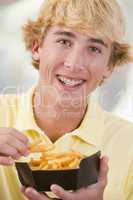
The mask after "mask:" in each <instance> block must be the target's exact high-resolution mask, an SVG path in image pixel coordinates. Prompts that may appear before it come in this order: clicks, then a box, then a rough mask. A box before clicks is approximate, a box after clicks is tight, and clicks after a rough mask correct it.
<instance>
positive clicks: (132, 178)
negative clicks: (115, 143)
mask: <svg viewBox="0 0 133 200" xmlns="http://www.w3.org/2000/svg"><path fill="white" fill-rule="evenodd" d="M125 194H126V200H133V159H132V162H131V165H130V167H129V173H128V176H127V181H126V185H125Z"/></svg>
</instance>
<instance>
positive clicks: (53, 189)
mask: <svg viewBox="0 0 133 200" xmlns="http://www.w3.org/2000/svg"><path fill="white" fill-rule="evenodd" d="M50 189H51V190H52V192H54V193H55V194H56V193H57V186H56V185H51V187H50Z"/></svg>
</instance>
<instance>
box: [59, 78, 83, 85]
mask: <svg viewBox="0 0 133 200" xmlns="http://www.w3.org/2000/svg"><path fill="white" fill-rule="evenodd" d="M58 79H59V80H60V81H61V82H63V83H64V84H65V85H69V86H77V85H80V84H82V83H83V82H84V80H74V79H69V78H66V77H64V76H60V75H59V76H58Z"/></svg>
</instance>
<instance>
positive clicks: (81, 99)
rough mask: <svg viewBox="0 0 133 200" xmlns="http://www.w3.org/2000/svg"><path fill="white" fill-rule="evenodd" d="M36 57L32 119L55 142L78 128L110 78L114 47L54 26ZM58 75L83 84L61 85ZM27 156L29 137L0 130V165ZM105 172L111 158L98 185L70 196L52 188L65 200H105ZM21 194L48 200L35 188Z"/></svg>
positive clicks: (104, 160) (103, 163) (35, 50)
mask: <svg viewBox="0 0 133 200" xmlns="http://www.w3.org/2000/svg"><path fill="white" fill-rule="evenodd" d="M32 53H33V58H34V59H36V60H39V63H40V64H39V81H38V85H37V89H36V91H35V95H34V99H33V104H34V116H35V118H36V122H37V124H38V126H39V127H40V128H41V129H42V130H43V131H44V132H45V133H46V134H47V135H48V137H49V138H50V139H51V140H52V141H53V142H54V141H55V140H57V139H58V138H59V137H61V136H62V135H63V134H64V133H65V132H69V131H72V130H74V129H75V128H77V127H78V126H79V124H80V122H81V121H82V119H83V116H84V114H85V111H86V107H87V97H88V95H90V94H91V92H92V91H93V90H94V89H95V88H96V87H97V86H98V85H99V83H100V82H101V80H102V78H103V76H104V77H108V76H109V75H110V74H111V68H110V67H109V59H110V55H111V43H110V41H108V40H105V41H101V40H99V39H98V38H95V37H94V34H93V37H92V35H89V34H88V35H83V34H81V33H79V32H76V31H74V30H72V29H69V28H65V27H59V26H53V27H51V28H49V30H48V31H47V35H46V36H45V38H44V40H43V42H42V45H41V46H38V43H37V42H35V44H34V46H33V49H32ZM57 75H62V76H64V77H65V78H69V79H70V78H72V79H74V80H84V81H83V83H82V84H81V85H79V86H74V87H71V86H70V85H69V86H68V85H64V84H62V83H60V81H59V80H58V78H57ZM49 113H50V115H49ZM28 153H29V152H28V139H27V137H26V136H24V135H23V134H22V133H20V132H19V131H18V130H15V129H12V128H0V164H1V165H11V164H13V162H14V160H15V159H18V158H19V157H21V156H26V155H28ZM107 172H108V164H107V158H106V157H103V158H102V159H101V167H100V175H99V179H98V182H97V183H96V184H94V185H91V186H89V187H87V188H84V189H81V190H79V191H76V192H72V193H70V192H68V191H65V190H64V189H63V188H61V187H60V186H57V185H53V186H51V190H52V191H53V192H54V193H55V194H56V195H57V196H59V197H60V198H61V199H63V200H79V199H84V200H88V199H89V200H102V199H103V192H104V188H105V186H106V184H107ZM21 191H22V192H23V194H24V195H25V196H26V197H27V198H28V199H29V200H48V199H49V198H48V197H46V196H45V195H42V194H40V193H38V192H37V191H35V190H34V189H33V188H24V187H23V188H22V190H21ZM83 197H84V198H83Z"/></svg>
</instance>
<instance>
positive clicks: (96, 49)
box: [89, 46, 102, 54]
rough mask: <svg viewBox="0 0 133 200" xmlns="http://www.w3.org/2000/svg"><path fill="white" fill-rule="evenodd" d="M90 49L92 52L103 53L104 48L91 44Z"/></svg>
mask: <svg viewBox="0 0 133 200" xmlns="http://www.w3.org/2000/svg"><path fill="white" fill-rule="evenodd" d="M89 50H90V51H91V52H92V53H97V54H101V53H102V50H101V49H100V48H98V47H95V46H90V47H89Z"/></svg>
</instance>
